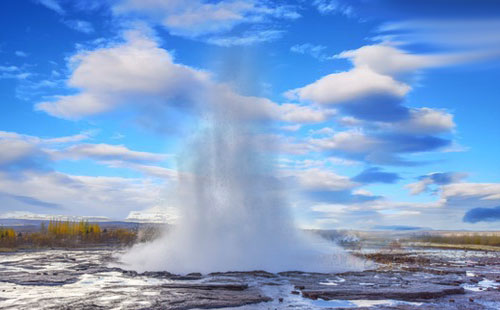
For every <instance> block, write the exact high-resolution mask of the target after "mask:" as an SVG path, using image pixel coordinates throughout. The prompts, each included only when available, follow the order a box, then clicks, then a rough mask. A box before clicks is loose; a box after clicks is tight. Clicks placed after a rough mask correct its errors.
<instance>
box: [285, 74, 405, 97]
mask: <svg viewBox="0 0 500 310" xmlns="http://www.w3.org/2000/svg"><path fill="white" fill-rule="evenodd" d="M409 91H410V86H408V85H406V84H404V83H401V82H398V81H396V80H394V79H393V78H392V77H390V76H387V75H382V74H379V73H376V72H374V71H372V70H369V69H366V68H355V69H352V70H350V71H347V72H340V73H332V74H329V75H327V76H325V77H322V78H321V79H319V80H317V81H316V82H313V83H311V84H309V85H307V86H305V87H302V88H297V89H294V90H291V91H288V92H287V93H286V96H287V97H288V98H297V99H299V100H301V101H305V100H308V101H313V102H318V103H321V104H337V103H350V102H353V101H355V100H361V99H365V98H367V97H370V96H374V95H375V96H376V95H389V96H393V97H396V98H402V97H403V96H405V95H406V94H407V93H408V92H409Z"/></svg>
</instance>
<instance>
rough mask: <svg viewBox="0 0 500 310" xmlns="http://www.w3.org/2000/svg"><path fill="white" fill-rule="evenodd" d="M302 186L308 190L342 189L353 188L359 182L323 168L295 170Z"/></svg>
mask: <svg viewBox="0 0 500 310" xmlns="http://www.w3.org/2000/svg"><path fill="white" fill-rule="evenodd" d="M293 174H294V175H295V176H296V177H297V179H298V181H299V183H300V185H301V187H302V188H304V189H307V190H318V191H321V190H325V191H342V190H349V189H352V188H354V187H356V186H358V185H359V184H357V183H355V182H352V181H351V180H350V179H349V178H348V177H346V176H341V175H338V174H336V173H334V172H332V171H329V170H327V169H324V168H323V169H321V168H310V169H306V170H299V171H294V172H293Z"/></svg>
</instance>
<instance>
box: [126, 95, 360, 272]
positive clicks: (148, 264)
mask: <svg viewBox="0 0 500 310" xmlns="http://www.w3.org/2000/svg"><path fill="white" fill-rule="evenodd" d="M205 100H213V101H212V102H208V106H210V109H209V111H208V112H207V115H206V117H205V118H204V119H205V125H204V126H203V127H204V128H203V129H202V130H200V132H199V133H198V134H197V135H196V136H195V137H193V138H192V140H191V141H190V142H189V144H188V146H187V147H186V150H185V151H184V153H182V154H181V155H180V156H179V170H180V171H181V173H180V176H179V180H178V185H177V192H176V196H177V201H178V202H177V204H178V205H179V206H180V207H181V208H180V215H181V216H180V220H179V221H178V222H177V223H176V225H175V227H174V228H173V229H171V230H170V231H169V232H168V233H166V234H165V235H164V236H163V237H162V238H160V239H158V240H155V241H153V242H151V243H148V244H142V245H136V246H135V247H133V248H132V249H131V250H130V251H128V252H127V253H126V254H125V255H123V256H122V257H121V260H122V262H124V263H125V264H126V265H128V266H129V267H131V268H133V269H135V270H139V271H145V270H149V271H153V270H166V271H169V272H173V273H189V272H202V273H208V272H216V271H250V270H266V271H270V272H279V271H288V270H301V271H316V272H331V271H340V270H345V269H346V268H348V269H353V265H352V264H350V266H347V264H346V262H345V260H346V258H347V257H348V255H347V254H345V253H344V252H342V251H341V250H340V249H338V248H337V247H335V246H333V245H332V244H331V243H327V242H321V241H319V240H318V239H315V238H312V237H310V236H306V235H305V234H304V233H302V232H301V231H299V230H298V229H296V228H295V227H294V225H293V221H292V219H291V216H290V213H289V208H288V205H287V203H286V199H285V197H284V193H285V191H284V189H283V188H282V185H281V184H280V182H279V181H278V178H277V176H276V175H275V173H274V169H273V167H272V166H273V162H274V161H273V160H270V159H269V156H270V155H269V154H268V153H266V152H265V151H264V149H266V147H265V145H264V144H263V143H264V142H263V139H260V138H259V137H260V135H259V134H260V133H262V132H266V130H265V124H263V123H262V121H255V120H254V119H251V118H249V117H247V116H246V114H245V113H242V112H241V111H242V110H241V107H240V106H238V105H237V104H231V103H227V102H224V100H220V97H217V99H213V98H212V99H209V98H205Z"/></svg>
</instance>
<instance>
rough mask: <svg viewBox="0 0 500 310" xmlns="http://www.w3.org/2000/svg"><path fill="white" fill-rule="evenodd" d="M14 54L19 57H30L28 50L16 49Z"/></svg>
mask: <svg viewBox="0 0 500 310" xmlns="http://www.w3.org/2000/svg"><path fill="white" fill-rule="evenodd" d="M14 54H15V55H16V56H18V57H28V54H27V53H26V52H23V51H15V53H14Z"/></svg>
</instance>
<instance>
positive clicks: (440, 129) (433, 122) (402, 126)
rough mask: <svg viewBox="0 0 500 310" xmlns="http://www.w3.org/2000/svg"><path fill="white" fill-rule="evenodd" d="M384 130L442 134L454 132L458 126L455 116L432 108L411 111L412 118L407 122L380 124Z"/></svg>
mask: <svg viewBox="0 0 500 310" xmlns="http://www.w3.org/2000/svg"><path fill="white" fill-rule="evenodd" d="M379 126H381V127H382V128H384V127H385V128H390V129H392V130H394V131H396V132H404V133H415V134H440V133H449V132H451V131H453V129H454V128H455V126H456V124H455V122H454V121H453V114H451V113H448V112H446V111H444V110H437V109H431V108H416V109H410V117H409V118H408V119H406V120H403V121H399V122H394V123H390V124H382V123H381V124H379Z"/></svg>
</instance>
